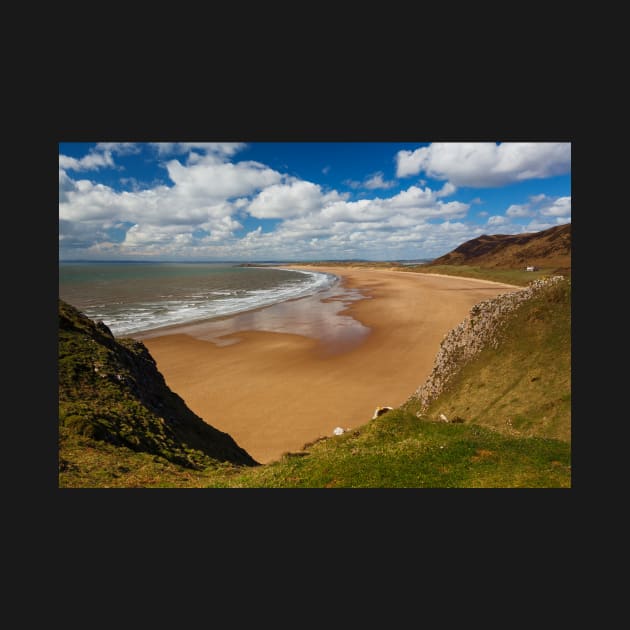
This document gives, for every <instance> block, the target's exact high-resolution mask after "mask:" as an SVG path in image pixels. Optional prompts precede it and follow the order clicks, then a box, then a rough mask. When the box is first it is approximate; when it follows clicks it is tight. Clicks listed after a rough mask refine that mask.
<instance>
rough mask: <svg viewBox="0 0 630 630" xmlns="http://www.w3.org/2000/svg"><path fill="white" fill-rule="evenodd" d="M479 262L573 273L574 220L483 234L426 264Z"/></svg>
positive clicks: (504, 266)
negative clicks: (543, 227)
mask: <svg viewBox="0 0 630 630" xmlns="http://www.w3.org/2000/svg"><path fill="white" fill-rule="evenodd" d="M437 265H476V266H478V267H484V268H497V269H498V268H510V269H514V268H524V267H528V266H535V267H545V268H551V269H552V270H553V272H554V273H566V274H568V273H570V270H571V224H570V223H566V224H564V225H558V226H554V227H551V228H548V229H546V230H542V231H540V232H526V233H523V234H492V235H488V234H482V235H481V236H478V237H477V238H473V239H471V240H469V241H466V242H465V243H462V244H461V245H459V246H458V247H456V248H455V249H453V250H452V251H450V252H448V253H447V254H444V255H443V256H440V257H439V258H436V259H434V260H433V261H431V262H430V263H428V264H427V265H426V266H427V267H431V266H437Z"/></svg>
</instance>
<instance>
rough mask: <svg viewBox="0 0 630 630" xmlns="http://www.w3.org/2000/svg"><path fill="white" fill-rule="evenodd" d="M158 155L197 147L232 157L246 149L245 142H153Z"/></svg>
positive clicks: (182, 151)
mask: <svg viewBox="0 0 630 630" xmlns="http://www.w3.org/2000/svg"><path fill="white" fill-rule="evenodd" d="M151 146H153V147H154V148H155V149H156V151H157V152H158V155H175V154H181V153H188V152H190V151H193V150H195V149H197V150H199V151H201V152H203V153H207V154H214V155H218V156H222V157H231V156H232V155H234V154H235V153H238V152H239V151H241V150H242V149H244V148H245V147H246V146H247V145H246V144H245V143H244V142H152V143H151Z"/></svg>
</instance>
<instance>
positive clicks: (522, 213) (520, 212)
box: [505, 203, 536, 217]
mask: <svg viewBox="0 0 630 630" xmlns="http://www.w3.org/2000/svg"><path fill="white" fill-rule="evenodd" d="M505 214H506V215H507V216H508V217H532V216H534V215H535V214H536V211H535V210H534V209H533V208H532V206H531V204H516V203H513V204H512V205H511V206H510V207H509V208H508V209H507V210H506V211H505Z"/></svg>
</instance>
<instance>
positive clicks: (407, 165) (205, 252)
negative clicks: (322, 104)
mask: <svg viewBox="0 0 630 630" xmlns="http://www.w3.org/2000/svg"><path fill="white" fill-rule="evenodd" d="M570 221H571V143H570V142H504V143H499V142H474V143H470V142H462V143H458V142H433V143H413V142H410V143H400V142H277V143H276V142H251V143H248V142H230V143H226V142H198V143H194V142H160V143H151V142H143V143H138V142H99V143H96V142H95V143H85V142H62V143H59V260H147V261H149V260H151V261H156V260H164V261H166V260H168V261H171V260H172V261H177V260H181V261H202V260H203V261H307V260H344V259H364V260H417V259H422V260H427V259H433V258H436V257H438V256H441V255H442V254H445V253H447V252H449V251H451V250H453V249H455V248H456V247H457V246H458V245H461V244H462V243H464V242H465V241H468V240H470V239H473V238H476V237H478V236H481V235H482V234H518V233H521V232H537V231H540V230H544V229H547V228H549V227H553V226H555V225H561V224H564V223H569V222H570Z"/></svg>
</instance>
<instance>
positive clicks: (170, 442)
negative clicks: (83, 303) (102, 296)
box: [58, 300, 256, 485]
mask: <svg viewBox="0 0 630 630" xmlns="http://www.w3.org/2000/svg"><path fill="white" fill-rule="evenodd" d="M58 353H59V359H58V367H59V469H60V477H59V484H60V485H75V484H76V477H77V476H79V477H80V475H81V474H82V471H83V470H84V468H90V465H91V464H90V462H91V461H92V460H93V459H94V454H95V453H97V452H100V451H101V450H102V449H100V448H99V443H107V444H109V445H112V446H113V447H115V448H117V447H127V448H128V449H129V450H130V452H133V451H140V452H146V453H148V454H151V455H153V456H161V457H162V458H164V459H166V460H168V461H171V462H173V463H176V464H178V465H181V466H182V467H184V468H198V469H201V468H206V467H215V466H219V467H221V462H225V461H228V462H230V463H232V464H237V465H254V464H255V463H256V462H255V461H254V460H253V459H252V458H251V457H250V456H249V454H248V453H247V452H246V451H244V450H243V449H242V448H240V447H239V446H238V445H237V444H236V443H235V442H234V440H233V439H232V438H231V437H230V436H229V435H227V434H226V433H223V432H222V431H218V430H217V429H215V428H214V427H211V426H210V425H208V424H207V423H205V422H204V421H203V420H201V418H199V417H198V416H196V415H195V414H193V412H192V411H190V409H188V407H186V405H185V403H184V401H183V400H182V399H181V398H180V397H179V396H178V395H177V394H175V393H173V392H172V391H171V390H170V389H169V388H168V387H167V385H166V383H165V382H164V379H163V377H162V375H161V374H160V373H159V372H158V370H157V368H156V366H155V362H154V360H153V358H152V357H151V356H150V354H149V352H148V350H147V349H146V347H145V346H144V345H143V344H142V343H139V342H136V341H133V340H131V339H124V340H116V339H114V337H112V335H111V333H110V332H109V330H108V329H107V327H105V326H97V325H95V324H94V322H92V321H91V320H90V319H88V318H87V317H85V316H83V315H82V314H81V313H80V312H79V311H77V309H75V308H73V307H72V306H70V305H68V304H66V303H64V302H63V301H61V300H60V301H59V344H58ZM95 445H96V447H95ZM106 450H107V449H105V451H106Z"/></svg>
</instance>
